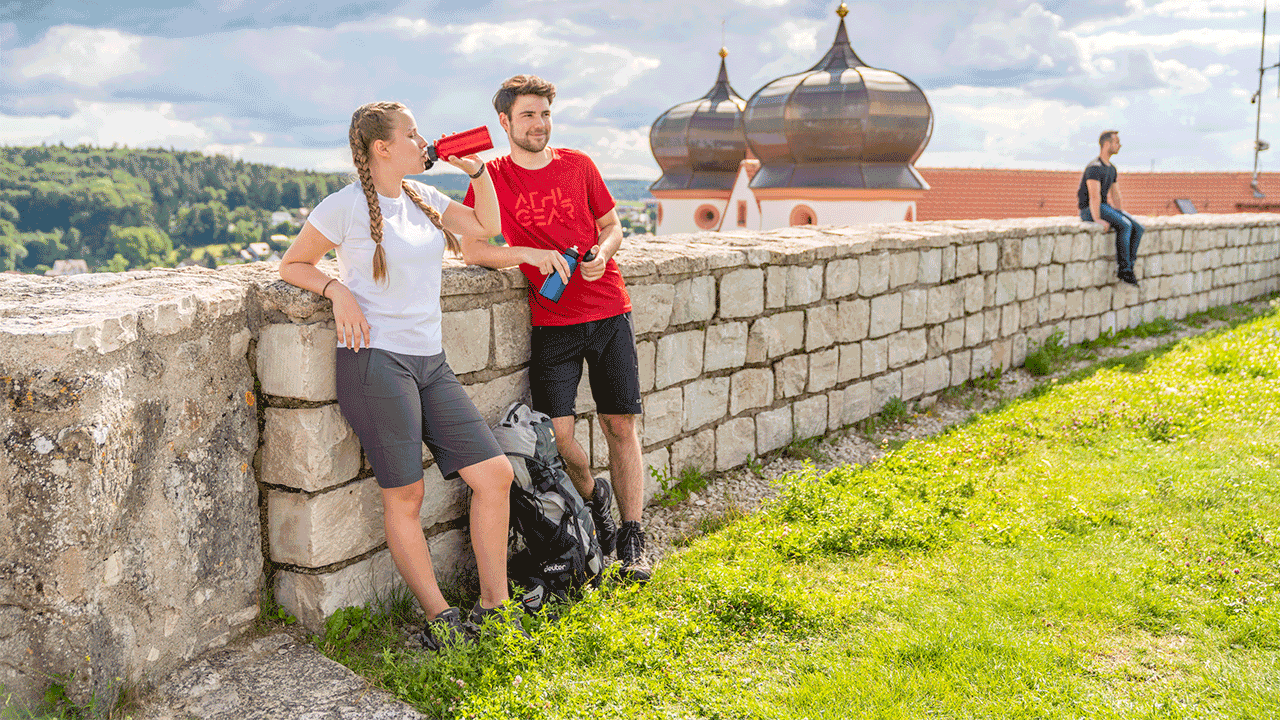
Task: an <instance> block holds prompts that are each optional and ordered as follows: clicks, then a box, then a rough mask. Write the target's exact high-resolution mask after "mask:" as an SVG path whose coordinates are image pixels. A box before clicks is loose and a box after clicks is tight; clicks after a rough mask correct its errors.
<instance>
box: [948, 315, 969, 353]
mask: <svg viewBox="0 0 1280 720" xmlns="http://www.w3.org/2000/svg"><path fill="white" fill-rule="evenodd" d="M965 325H966V322H965V319H964V318H959V319H957V320H952V321H950V322H948V323H947V324H946V325H943V326H942V348H943V351H944V352H948V353H950V352H955V351H956V350H959V349H960V348H962V347H964V329H965Z"/></svg>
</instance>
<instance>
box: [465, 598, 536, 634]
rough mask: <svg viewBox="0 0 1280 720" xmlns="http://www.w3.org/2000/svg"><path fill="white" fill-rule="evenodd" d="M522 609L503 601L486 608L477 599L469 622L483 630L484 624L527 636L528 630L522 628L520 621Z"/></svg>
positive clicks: (522, 624)
mask: <svg viewBox="0 0 1280 720" xmlns="http://www.w3.org/2000/svg"><path fill="white" fill-rule="evenodd" d="M523 614H524V611H523V610H522V609H521V608H520V606H518V605H514V604H512V603H503V604H501V605H499V606H497V607H491V608H487V607H484V606H482V605H481V604H480V601H479V600H477V601H476V604H475V607H473V608H471V624H472V625H473V626H475V627H476V629H477V630H479V631H481V632H483V631H484V629H485V626H486V625H488V626H489V627H490V628H494V629H498V630H501V629H503V628H509V629H510V630H512V631H514V632H519V633H520V634H521V635H523V636H524V637H525V638H529V637H530V635H529V631H528V630H525V629H524V623H522V622H520V616H521V615H523Z"/></svg>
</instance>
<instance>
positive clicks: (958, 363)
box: [951, 350, 972, 387]
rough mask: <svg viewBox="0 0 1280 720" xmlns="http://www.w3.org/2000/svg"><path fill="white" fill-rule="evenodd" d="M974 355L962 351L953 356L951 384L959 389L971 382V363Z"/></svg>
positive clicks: (967, 351)
mask: <svg viewBox="0 0 1280 720" xmlns="http://www.w3.org/2000/svg"><path fill="white" fill-rule="evenodd" d="M971 357H972V353H971V352H970V351H969V350H961V351H959V352H955V353H952V354H951V384H952V386H955V387H959V386H960V385H963V384H964V383H966V382H968V380H969V377H970V375H969V367H970V366H969V362H970V359H971Z"/></svg>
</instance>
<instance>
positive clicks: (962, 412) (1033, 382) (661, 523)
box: [644, 300, 1268, 562]
mask: <svg viewBox="0 0 1280 720" xmlns="http://www.w3.org/2000/svg"><path fill="white" fill-rule="evenodd" d="M1243 305H1244V306H1247V307H1249V308H1250V309H1251V312H1252V313H1254V314H1260V313H1263V312H1264V311H1266V310H1268V301H1267V300H1259V301H1254V302H1250V303H1244V304H1243ZM1226 324H1227V323H1226V322H1223V321H1218V320H1213V321H1209V322H1206V323H1205V324H1203V325H1201V326H1199V327H1195V326H1189V325H1187V324H1185V323H1184V322H1180V321H1175V322H1174V325H1175V327H1176V328H1177V329H1176V330H1175V331H1173V332H1171V333H1168V334H1165V335H1159V336H1156V337H1148V338H1127V339H1125V340H1123V341H1121V342H1120V343H1118V344H1116V345H1114V346H1110V347H1103V348H1099V349H1097V350H1096V351H1095V352H1096V355H1097V357H1095V358H1093V359H1089V360H1085V361H1080V362H1075V363H1072V364H1069V365H1067V366H1065V367H1063V368H1061V369H1060V370H1058V371H1057V372H1055V373H1053V374H1052V375H1047V376H1042V377H1035V376H1033V375H1031V373H1029V372H1027V371H1026V370H1025V369H1023V368H1016V369H1013V370H1010V371H1007V372H1005V373H1003V374H1002V375H1001V377H1000V379H999V380H998V381H997V382H996V383H995V387H993V388H990V389H988V388H987V387H971V388H968V389H966V390H964V391H963V392H960V393H952V394H947V395H946V396H945V397H941V398H930V399H926V400H922V401H919V402H916V403H910V404H909V407H910V408H911V410H912V412H911V413H910V415H909V417H908V418H907V419H906V420H905V421H903V422H901V423H899V424H897V425H895V426H893V427H886V428H882V429H881V430H879V431H878V432H875V433H873V434H871V435H864V434H863V433H861V432H859V431H858V430H857V429H855V428H846V429H843V430H840V431H837V432H835V433H832V434H831V435H828V436H827V437H826V438H824V439H823V440H822V442H820V443H818V444H817V445H816V446H815V448H814V450H816V452H814V453H813V454H814V455H815V459H814V460H813V464H814V466H815V467H816V468H817V469H818V470H819V471H821V472H825V471H827V470H830V469H832V468H835V467H838V466H841V465H863V464H865V463H868V462H871V461H873V460H876V459H878V458H879V457H881V456H882V455H884V454H885V452H887V446H888V445H889V443H890V442H891V441H895V440H896V441H903V440H911V439H915V438H922V437H929V436H932V435H934V434H936V433H938V432H940V431H942V430H944V429H946V428H947V427H950V426H951V425H954V424H956V423H960V422H964V421H965V420H966V419H968V418H969V417H971V416H973V415H975V414H978V413H982V412H985V411H987V410H990V409H991V408H993V407H995V406H997V405H999V404H1000V403H1002V402H1004V401H1005V400H1007V399H1009V398H1015V397H1018V396H1021V395H1023V394H1024V393H1026V392H1028V391H1029V390H1031V389H1032V388H1034V387H1036V386H1037V385H1040V384H1043V383H1045V382H1048V381H1049V380H1051V379H1053V378H1060V377H1062V376H1064V375H1066V374H1068V373H1070V372H1072V371H1073V370H1076V369H1079V368H1081V367H1085V366H1087V365H1090V364H1093V363H1096V362H1099V361H1101V360H1106V359H1109V358H1113V357H1118V356H1122V355H1131V354H1133V353H1137V352H1141V351H1143V350H1149V349H1151V348H1154V347H1158V346H1161V345H1165V344H1168V343H1171V342H1174V341H1176V340H1180V339H1182V338H1184V337H1189V336H1193V335H1200V334H1203V333H1206V332H1209V331H1211V330H1214V329H1217V328H1221V327H1224V326H1226ZM803 466H804V461H803V460H800V459H796V458H794V457H791V456H789V455H788V454H787V452H786V451H785V450H782V451H778V452H776V453H773V454H771V455H770V456H767V457H766V458H765V462H764V466H763V472H761V473H760V474H757V473H755V472H753V471H751V470H750V469H746V468H740V469H737V470H730V471H728V472H724V473H719V474H714V475H712V476H711V479H710V482H709V483H708V485H707V487H706V488H705V489H704V490H702V491H700V492H697V493H694V494H691V495H690V496H689V497H688V498H686V499H685V500H683V501H681V502H679V503H678V504H676V505H674V506H671V507H662V506H659V505H653V506H651V507H650V508H648V509H646V510H645V519H644V525H645V535H646V539H647V541H648V542H647V543H646V545H647V547H646V549H645V554H646V556H648V558H649V560H650V561H651V562H658V561H659V560H660V559H661V558H662V557H663V556H665V555H666V554H667V553H669V552H671V551H672V549H674V548H675V547H676V546H677V545H678V544H679V543H680V542H681V541H683V540H686V539H688V538H691V537H692V536H695V535H698V534H700V533H701V532H702V530H701V529H700V527H699V522H700V521H703V520H705V519H714V518H717V517H719V516H723V515H724V514H726V513H729V512H735V511H736V512H741V513H749V512H752V511H754V510H755V509H757V508H758V507H759V506H760V504H761V503H762V502H763V501H764V500H766V499H768V498H772V497H774V496H775V495H776V494H777V489H776V488H775V487H774V486H773V484H772V479H773V478H779V477H782V476H784V475H787V474H788V473H794V472H797V471H799V470H801V469H802V468H803Z"/></svg>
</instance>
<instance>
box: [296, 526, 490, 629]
mask: <svg viewBox="0 0 1280 720" xmlns="http://www.w3.org/2000/svg"><path fill="white" fill-rule="evenodd" d="M427 547H428V548H429V549H430V551H431V564H432V567H433V568H434V569H435V573H436V577H437V579H438V580H439V581H440V582H441V583H449V584H452V583H456V582H457V581H458V580H460V579H461V578H463V577H464V576H466V575H467V574H469V572H470V570H471V568H474V565H475V562H474V559H473V558H474V556H473V555H472V553H471V543H470V541H469V537H468V535H467V533H466V532H465V531H463V530H449V531H446V532H443V533H440V534H438V535H435V536H433V537H431V538H429V539H428V540H427ZM403 582H404V581H403V580H402V579H401V578H400V574H399V573H398V572H397V571H396V567H395V563H394V562H393V561H392V559H391V553H390V552H389V551H387V550H383V551H381V552H379V553H376V554H374V555H373V556H371V557H368V558H365V559H364V560H361V561H360V562H357V563H354V564H352V565H348V566H347V567H344V568H342V569H341V570H337V571H335V572H332V573H324V574H319V575H308V574H302V573H296V572H291V571H287V570H281V571H278V572H277V573H276V584H275V597H276V601H277V602H279V603H280V605H281V606H282V607H284V608H285V610H287V611H288V612H289V613H290V614H291V615H293V616H294V617H296V618H298V621H299V622H300V623H301V624H302V625H304V626H305V627H307V628H308V629H310V630H312V631H315V632H319V631H321V630H323V628H324V621H325V619H326V618H328V617H329V616H330V615H332V614H333V613H334V612H336V611H337V610H339V609H341V608H344V607H349V606H356V607H359V606H362V605H366V604H368V603H371V602H373V601H374V600H375V599H378V598H385V597H387V596H388V595H389V594H390V592H391V590H392V589H393V588H396V587H399V586H401V585H403Z"/></svg>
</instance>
